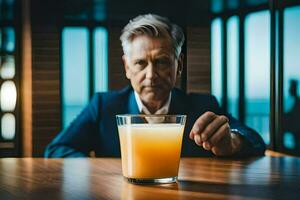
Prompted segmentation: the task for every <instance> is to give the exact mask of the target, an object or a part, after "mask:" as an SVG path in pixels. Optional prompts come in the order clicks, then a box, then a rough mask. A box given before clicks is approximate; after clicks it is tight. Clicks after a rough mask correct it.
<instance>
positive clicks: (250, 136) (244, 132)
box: [212, 97, 266, 157]
mask: <svg viewBox="0 0 300 200" xmlns="http://www.w3.org/2000/svg"><path fill="white" fill-rule="evenodd" d="M212 98H213V100H212V102H213V104H214V107H216V108H217V113H218V114H223V115H226V116H227V117H228V119H229V125H230V128H231V130H232V132H233V133H235V134H239V135H240V136H242V138H243V146H242V148H241V150H240V152H238V153H237V154H236V155H235V156H237V157H241V156H242V157H245V156H262V155H264V153H265V150H266V145H265V143H264V141H263V139H262V137H261V136H260V135H259V134H258V133H257V132H256V131H255V130H253V129H251V128H249V127H247V126H245V125H243V124H241V123H240V122H239V121H238V120H236V119H235V118H234V117H232V116H231V115H230V114H228V113H225V112H223V111H222V110H221V108H220V106H219V104H218V102H217V100H216V98H215V97H212Z"/></svg>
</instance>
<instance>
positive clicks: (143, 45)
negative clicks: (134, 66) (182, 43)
mask: <svg viewBox="0 0 300 200" xmlns="http://www.w3.org/2000/svg"><path fill="white" fill-rule="evenodd" d="M129 51H130V52H129V53H130V55H131V57H135V56H137V55H143V54H150V53H151V54H153V55H160V54H161V55H163V54H164V55H174V53H175V51H174V48H173V46H172V42H171V40H170V39H169V38H166V37H150V36H146V35H142V36H136V37H135V38H133V39H132V41H131V44H130V49H129Z"/></svg>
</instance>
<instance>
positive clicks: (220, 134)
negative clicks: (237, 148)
mask: <svg viewBox="0 0 300 200" xmlns="http://www.w3.org/2000/svg"><path fill="white" fill-rule="evenodd" d="M229 134H230V127H229V124H228V123H225V124H223V125H222V126H221V127H220V128H219V129H218V130H217V132H216V133H215V134H214V135H213V136H211V138H210V139H209V143H210V144H211V145H212V146H216V145H217V144H218V143H219V142H220V141H221V140H222V139H223V138H224V136H226V135H229Z"/></svg>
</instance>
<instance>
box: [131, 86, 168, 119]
mask: <svg viewBox="0 0 300 200" xmlns="http://www.w3.org/2000/svg"><path fill="white" fill-rule="evenodd" d="M134 96H135V100H136V102H137V105H138V108H139V111H140V113H142V112H143V113H144V114H146V115H151V114H160V115H166V114H168V112H169V108H170V103H171V93H170V94H169V98H168V100H167V101H166V103H165V104H164V105H163V106H162V107H161V108H160V109H158V110H157V111H156V112H155V113H151V112H150V111H149V110H148V108H147V107H146V106H145V105H144V104H143V102H142V100H141V98H140V96H139V95H138V93H137V92H136V91H134Z"/></svg>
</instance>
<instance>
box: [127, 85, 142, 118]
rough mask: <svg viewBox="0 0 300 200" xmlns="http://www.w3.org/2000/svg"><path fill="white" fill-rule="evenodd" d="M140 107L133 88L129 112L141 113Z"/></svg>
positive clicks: (129, 99)
mask: <svg viewBox="0 0 300 200" xmlns="http://www.w3.org/2000/svg"><path fill="white" fill-rule="evenodd" d="M139 113H140V112H139V108H138V105H137V103H136V100H135V96H134V91H133V90H131V91H130V93H129V98H128V114H139Z"/></svg>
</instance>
